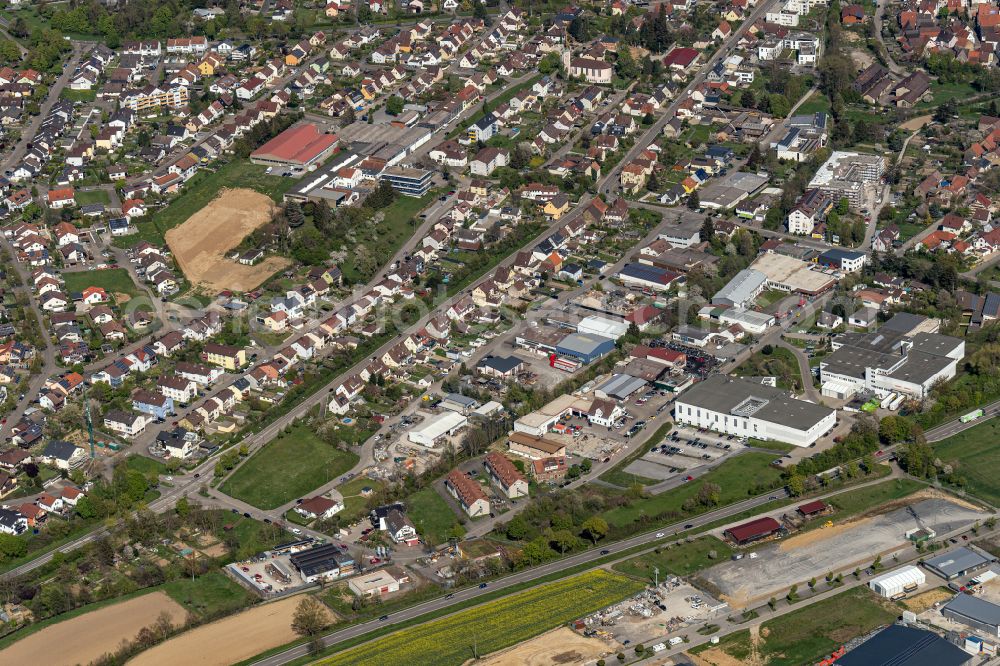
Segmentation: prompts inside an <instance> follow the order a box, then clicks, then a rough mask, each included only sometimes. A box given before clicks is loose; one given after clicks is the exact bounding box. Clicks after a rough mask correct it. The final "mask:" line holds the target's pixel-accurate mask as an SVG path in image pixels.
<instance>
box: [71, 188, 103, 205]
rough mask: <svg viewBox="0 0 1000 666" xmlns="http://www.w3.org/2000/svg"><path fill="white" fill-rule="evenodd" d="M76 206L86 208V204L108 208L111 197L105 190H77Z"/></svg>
mask: <svg viewBox="0 0 1000 666" xmlns="http://www.w3.org/2000/svg"><path fill="white" fill-rule="evenodd" d="M76 204H77V205H78V206H86V205H88V204H104V205H105V206H108V205H110V204H111V195H110V194H108V191H107V190H84V191H80V190H77V192H76Z"/></svg>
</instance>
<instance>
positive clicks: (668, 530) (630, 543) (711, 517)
mask: <svg viewBox="0 0 1000 666" xmlns="http://www.w3.org/2000/svg"><path fill="white" fill-rule="evenodd" d="M771 497H775V498H779V499H780V498H784V497H787V493H786V492H785V491H784V490H777V491H774V492H772V493H770V494H769V495H760V496H758V497H752V498H750V499H747V500H744V501H742V502H738V503H736V504H731V505H729V506H727V507H725V508H723V509H718V510H716V511H712V512H710V513H705V514H702V515H701V516H698V517H697V518H691V519H690V520H689V522H687V523H676V524H674V525H670V526H667V527H664V528H661V529H660V530H659V531H652V532H647V533H645V534H640V535H637V536H634V537H631V538H629V539H625V540H623V541H619V542H617V543H615V544H609V545H608V546H607V547H606V548H605V549H603V550H597V549H594V550H588V551H586V552H583V553H580V554H578V555H573V556H570V557H567V558H565V559H561V560H557V561H554V562H550V563H548V564H543V565H541V566H538V567H534V568H532V569H526V570H524V571H520V572H518V573H515V574H512V575H510V576H506V577H504V578H501V579H499V580H496V581H493V582H490V583H489V586H488V587H486V588H485V589H480V588H478V587H472V588H464V589H462V590H459V591H457V592H455V593H454V594H453V595H451V596H450V597H441V598H439V599H434V600H432V601H428V602H425V603H422V604H418V605H416V606H411V607H409V608H406V609H404V610H401V611H398V612H396V613H393V614H391V615H390V616H389V618H388V619H387V620H384V621H379V620H372V621H370V622H365V623H363V624H358V625H354V626H352V627H348V628H346V629H341V630H340V631H335V632H332V633H329V634H327V635H326V636H324V637H323V639H322V640H323V645H325V646H330V645H334V644H336V643H339V642H341V641H345V640H349V639H352V638H357V637H358V636H363V635H364V634H367V633H368V632H370V631H374V630H375V629H379V628H381V627H386V626H392V625H394V624H398V623H400V622H403V621H405V620H410V619H413V618H416V617H419V616H421V615H424V614H425V613H429V612H432V611H439V610H442V609H446V608H449V607H451V606H454V605H455V604H458V603H460V602H463V601H468V600H470V599H475V598H477V597H482V596H483V595H486V594H490V593H493V592H496V591H497V590H503V589H507V588H510V587H512V586H514V585H519V584H522V583H529V582H531V581H534V580H537V579H539V578H542V577H544V576H547V575H549V574H552V573H557V572H559V571H562V570H564V569H568V568H570V567H575V566H578V565H581V564H587V563H589V562H594V561H596V560H598V559H601V558H603V557H605V555H602V554H601V553H602V552H604V551H610V552H612V553H614V552H619V551H622V550H626V549H630V548H634V547H636V546H643V545H649V546H655V545H656V544H658V543H661V542H663V541H664V538H665V536H664V537H657V536H656V535H657V534H662V535H667V534H670V535H673V534H675V533H677V532H680V531H681V530H684V529H692V528H695V527H702V526H704V525H707V524H709V523H711V522H715V521H717V520H721V519H725V518H727V517H729V516H732V515H735V514H737V513H740V512H742V511H746V510H748V509H753V508H755V507H758V506H761V505H762V504H766V503H768V502H770V501H772V500H771V499H770V498H771ZM307 654H308V646H299V647H295V648H290V649H288V650H285V651H284V652H280V653H278V654H275V655H272V656H270V657H267V658H265V659H262V660H260V661H257V662H255V666H279V665H281V664H286V663H288V662H289V661H292V660H293V659H297V658H299V657H303V656H306V655H307Z"/></svg>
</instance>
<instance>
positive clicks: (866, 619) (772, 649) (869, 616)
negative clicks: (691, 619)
mask: <svg viewBox="0 0 1000 666" xmlns="http://www.w3.org/2000/svg"><path fill="white" fill-rule="evenodd" d="M897 612H898V611H896V610H890V609H889V608H888V607H887V606H883V605H882V603H881V602H880V600H879V599H878V598H877V597H876V596H875V595H874V594H873V593H871V592H869V591H868V589H867V588H864V587H859V588H854V589H852V590H847V591H846V592H842V593H840V594H838V595H835V596H833V597H830V598H829V599H825V600H823V601H818V602H816V603H814V604H810V605H808V606H804V607H803V608H801V609H799V610H795V611H792V612H791V613H788V614H787V615H782V616H781V617H778V618H775V619H773V620H768V621H767V622H765V623H764V624H762V625H761V629H760V636H761V638H760V642H759V643H758V646H757V651H758V653H759V657H758V658H757V659H756V660H755V661H756V662H759V663H766V664H767V665H768V666H800V665H801V664H811V663H815V662H816V661H817V660H819V659H821V658H823V657H824V656H825V655H828V654H829V653H830V652H832V651H833V650H836V649H837V648H838V647H840V646H841V645H843V644H844V643H846V642H847V641H849V640H850V639H852V638H855V637H857V636H861V635H863V634H866V633H868V632H869V631H872V630H873V629H876V628H878V627H880V626H882V625H885V624H890V623H892V622H893V621H894V620H895V619H896V617H897ZM716 650H721V651H722V652H725V653H726V654H728V655H729V656H731V657H733V658H735V659H738V660H746V659H747V658H748V657H750V655H751V654H752V652H753V649H752V645H751V642H750V632H749V630H745V631H739V632H736V633H735V634H730V635H728V636H725V637H723V638H722V639H721V641H720V643H719V644H718V645H700V646H698V647H696V648H694V649H693V650H692V652H694V653H695V654H701V655H702V656H703V657H704V658H706V659H709V660H711V655H712V654H714V653H715V651H716Z"/></svg>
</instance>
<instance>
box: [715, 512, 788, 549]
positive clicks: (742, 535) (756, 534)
mask: <svg viewBox="0 0 1000 666" xmlns="http://www.w3.org/2000/svg"><path fill="white" fill-rule="evenodd" d="M780 531H781V524H780V523H778V521H777V520H775V519H774V518H770V517H766V518H758V519H757V520H751V521H750V522H748V523H743V524H742V525H736V526H734V527H730V528H729V529H727V530H726V531H725V535H726V536H727V537H729V538H730V539H732V540H733V541H734V542H736V543H737V544H739V545H741V546H742V545H745V544H748V543H752V542H754V541H758V540H760V539H765V538H767V537H769V536H771V535H772V534H777V533H778V532H780Z"/></svg>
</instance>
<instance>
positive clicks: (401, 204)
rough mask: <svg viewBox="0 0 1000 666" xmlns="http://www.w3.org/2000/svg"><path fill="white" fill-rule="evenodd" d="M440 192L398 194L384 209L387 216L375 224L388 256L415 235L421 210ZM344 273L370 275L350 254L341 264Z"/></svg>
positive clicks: (358, 276)
mask: <svg viewBox="0 0 1000 666" xmlns="http://www.w3.org/2000/svg"><path fill="white" fill-rule="evenodd" d="M439 194H440V192H439V191H438V190H430V191H429V192H428V193H427V194H425V195H424V196H422V197H420V198H417V197H407V196H398V197H396V200H395V201H393V202H392V203H391V204H389V206H388V207H386V208H385V209H383V211H382V212H383V213H385V218H384V219H383V220H382V222H380V223H379V224H378V225H376V226H375V233H376V234H377V235H378V239H379V245H382V246H384V247H385V248H386V250H387V253H386V258H388V257H390V256H392V255H393V254H394V253H395V252H396V250H397V248H399V246H400V245H402V244H403V243H404V242H405V241H407V240H409V239H410V238H411V237H412V236H413V232H414V230H415V229H416V228H417V227H419V226H420V224H421V223H422V222H423V220H421V219H420V218H418V217H417V214H418V213H420V211H421V210H422V209H423V208H424V207H425V206H427V205H428V204H430V203H431V202H432V201H434V198H435V197H437V196H438V195H439ZM341 270H342V271H343V273H344V275H345V276H346V277H348V278H350V279H351V280H361V281H363V280H367V279H368V277H369V276H367V275H361V274H360V273H359V272H358V269H357V267H356V266H355V265H354V257H353V255H348V256H347V257H346V258H345V259H344V263H343V264H342V265H341Z"/></svg>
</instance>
